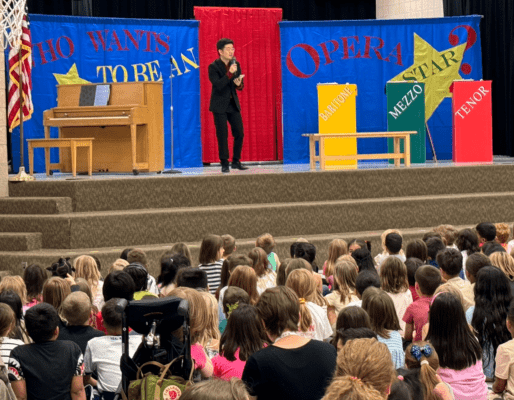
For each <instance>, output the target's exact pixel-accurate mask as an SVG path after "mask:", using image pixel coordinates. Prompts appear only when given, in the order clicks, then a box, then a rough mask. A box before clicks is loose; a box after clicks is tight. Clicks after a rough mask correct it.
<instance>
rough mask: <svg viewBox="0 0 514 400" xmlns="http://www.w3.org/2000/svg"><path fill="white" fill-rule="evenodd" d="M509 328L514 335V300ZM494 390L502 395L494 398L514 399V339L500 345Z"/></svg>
mask: <svg viewBox="0 0 514 400" xmlns="http://www.w3.org/2000/svg"><path fill="white" fill-rule="evenodd" d="M507 329H508V330H509V332H510V334H511V336H512V337H514V301H513V302H511V304H510V307H509V313H508V314H507ZM494 375H495V379H494V384H493V392H494V393H496V394H499V395H501V396H496V397H493V398H500V399H501V398H503V399H514V340H509V341H508V342H505V343H503V344H501V345H499V346H498V350H497V352H496V370H495V372H494Z"/></svg>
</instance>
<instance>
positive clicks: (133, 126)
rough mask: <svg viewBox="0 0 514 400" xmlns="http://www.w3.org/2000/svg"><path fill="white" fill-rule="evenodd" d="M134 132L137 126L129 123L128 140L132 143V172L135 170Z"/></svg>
mask: <svg viewBox="0 0 514 400" xmlns="http://www.w3.org/2000/svg"><path fill="white" fill-rule="evenodd" d="M136 132H137V126H136V125H135V124H132V125H130V141H131V143H132V172H134V173H135V171H137V166H136V144H137V142H136V139H137V138H136Z"/></svg>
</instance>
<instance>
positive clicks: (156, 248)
mask: <svg viewBox="0 0 514 400" xmlns="http://www.w3.org/2000/svg"><path fill="white" fill-rule="evenodd" d="M467 227H469V226H467V225H462V226H456V228H457V229H462V228H467ZM431 229H432V227H422V228H412V229H403V230H402V234H403V238H404V246H405V244H406V243H407V242H408V241H409V240H413V239H420V238H422V237H423V235H424V234H425V232H427V231H430V230H431ZM222 233H225V232H220V234H222ZM381 234H382V231H362V232H345V233H334V234H329V235H304V236H301V237H303V238H305V239H307V240H309V242H310V243H312V244H314V245H315V246H316V263H317V265H318V266H319V267H320V268H321V267H322V266H323V263H324V262H325V260H326V259H327V257H328V246H329V244H330V242H331V241H332V240H334V239H344V240H346V241H347V242H349V241H350V240H352V239H363V240H369V241H370V242H371V252H372V254H373V256H376V255H377V254H378V253H380V252H382V248H381V240H380V235H381ZM299 237H300V236H282V237H279V236H275V237H274V239H275V242H276V246H275V252H276V253H277V254H278V256H279V258H280V260H284V259H286V258H289V257H290V247H291V244H292V243H293V242H295V241H296V240H297V239H298V238H299ZM255 239H256V238H239V237H236V247H237V249H236V253H237V254H248V252H249V251H250V250H251V249H253V248H254V247H255ZM186 243H187V245H188V246H189V248H190V250H191V256H192V258H193V264H194V265H198V254H199V251H200V242H199V241H198V242H186ZM171 246H172V243H166V244H157V245H141V246H131V247H137V248H139V249H142V250H143V251H144V252H145V253H146V255H147V257H148V262H149V270H150V273H151V274H152V275H153V276H154V277H156V278H157V277H158V276H159V273H160V259H161V256H162V255H163V254H164V253H165V252H167V251H169V249H170V248H171ZM123 249H124V248H123V247H121V246H117V247H109V248H105V247H103V248H95V249H86V248H83V249H73V250H69V249H45V250H35V251H27V252H24V253H14V252H10V253H6V252H0V270H4V269H9V270H11V271H13V273H14V274H21V273H22V269H21V263H22V262H27V261H28V260H30V262H31V263H38V264H39V265H40V266H41V267H43V268H46V267H49V266H51V265H52V263H54V262H55V261H57V260H58V259H59V258H60V257H71V258H72V259H73V258H76V257H78V256H80V255H90V256H95V257H97V258H98V259H99V260H100V264H101V272H102V276H103V277H105V276H106V275H107V273H108V271H109V267H110V266H111V264H112V263H113V262H114V261H115V260H116V259H117V258H119V256H120V254H121V252H122V251H123Z"/></svg>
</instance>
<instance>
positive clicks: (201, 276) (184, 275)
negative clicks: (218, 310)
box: [177, 267, 209, 290]
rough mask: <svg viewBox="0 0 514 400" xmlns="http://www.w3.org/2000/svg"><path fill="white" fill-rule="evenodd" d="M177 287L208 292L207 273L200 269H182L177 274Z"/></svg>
mask: <svg viewBox="0 0 514 400" xmlns="http://www.w3.org/2000/svg"><path fill="white" fill-rule="evenodd" d="M177 287H187V288H191V289H196V290H208V289H209V286H208V281H207V273H206V272H205V271H204V270H202V269H200V268H196V267H195V268H193V267H188V268H182V269H181V270H180V271H178V273H177Z"/></svg>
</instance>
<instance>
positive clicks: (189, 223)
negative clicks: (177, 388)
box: [0, 192, 514, 249]
mask: <svg viewBox="0 0 514 400" xmlns="http://www.w3.org/2000/svg"><path fill="white" fill-rule="evenodd" d="M509 204H514V192H507V193H473V194H465V195H464V194H460V195H437V196H434V195H431V196H411V197H403V198H400V197H394V198H380V199H364V200H363V199H359V200H339V201H323V202H296V203H289V204H284V203H275V204H257V205H255V204H250V205H239V206H237V207H233V206H212V207H189V208H170V209H150V210H129V211H111V212H107V211H104V212H95V213H71V214H57V215H42V216H38V217H37V218H36V217H34V216H31V215H14V216H13V215H0V231H3V232H42V233H43V248H45V249H51V248H58V249H77V248H95V247H106V246H109V247H110V246H124V247H127V246H135V245H152V244H157V243H174V242H177V241H185V242H190V241H197V240H201V238H202V237H203V236H205V235H206V234H209V233H216V234H223V233H229V234H231V235H233V236H234V237H257V236H258V235H260V234H262V233H263V232H270V233H271V234H272V235H274V236H286V237H288V236H291V235H320V234H325V235H327V234H333V233H338V232H359V231H362V230H363V228H364V229H366V228H368V229H370V228H372V229H375V230H385V229H388V228H392V227H394V228H398V229H410V228H414V227H417V226H436V225H438V224H440V223H442V222H441V221H443V222H444V223H448V224H453V225H475V224H477V223H479V222H482V221H486V220H487V221H494V222H501V221H511V220H514V207H510V206H508V205H509Z"/></svg>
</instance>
